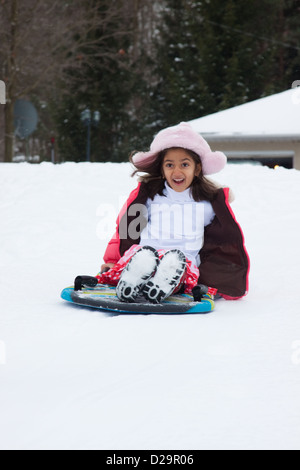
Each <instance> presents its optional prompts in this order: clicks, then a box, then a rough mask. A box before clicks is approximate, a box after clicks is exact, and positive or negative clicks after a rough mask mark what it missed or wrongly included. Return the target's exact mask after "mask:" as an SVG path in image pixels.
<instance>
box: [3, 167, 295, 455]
mask: <svg viewBox="0 0 300 470" xmlns="http://www.w3.org/2000/svg"><path fill="white" fill-rule="evenodd" d="M130 172H131V168H130V166H129V164H112V163H107V164H87V163H86V164H84V163H83V164H75V163H68V164H64V165H59V166H53V165H51V164H46V163H43V164H41V165H37V166H32V165H29V164H26V163H24V164H19V165H18V164H11V165H9V164H1V166H0V221H1V226H0V268H1V269H0V286H1V289H0V322H1V323H0V448H1V449H169V450H172V449H174V450H176V449H297V450H299V449H300V439H299V436H300V398H299V397H300V297H299V285H300V282H299V281H300V277H299V260H300V256H299V255H300V242H299V240H300V236H299V234H300V220H299V217H300V216H299V214H300V211H299V203H300V172H297V171H296V170H284V169H279V170H277V171H273V170H270V169H268V168H266V167H256V166H250V165H228V166H227V168H226V169H225V170H224V171H223V172H221V173H220V174H218V175H216V176H215V180H217V181H219V182H220V183H222V184H228V185H229V186H230V187H231V188H232V189H233V190H234V192H235V196H236V200H235V202H234V203H233V209H234V212H235V214H236V216H237V219H238V221H239V222H240V224H241V225H242V227H243V230H244V234H245V239H246V245H247V248H248V251H249V254H250V258H251V263H252V269H251V277H250V293H249V295H248V296H247V297H246V298H245V299H244V300H242V301H237V302H228V301H223V300H221V301H218V302H217V304H216V309H215V311H214V312H213V313H212V314H210V315H187V316H154V315H153V316H152V315H150V316H142V315H140V316H134V315H132V316H122V315H120V316H116V315H109V314H106V313H101V312H100V311H91V310H86V309H84V308H80V307H76V306H72V305H70V304H68V303H66V302H64V301H62V300H61V299H60V291H61V290H62V288H63V287H66V286H68V285H70V284H72V281H73V279H74V277H75V276H76V275H77V274H92V275H93V274H96V273H97V271H98V269H99V267H100V264H101V262H102V255H103V252H104V249H105V247H106V243H107V241H108V237H109V235H111V231H112V227H111V220H113V219H114V218H115V216H116V214H117V211H118V209H119V206H120V204H121V202H122V200H123V199H124V198H125V197H126V196H127V195H128V193H129V191H130V190H131V189H133V188H134V187H135V186H136V181H135V180H134V179H132V178H130V176H129V175H130Z"/></svg>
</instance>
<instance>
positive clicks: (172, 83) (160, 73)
mask: <svg viewBox="0 0 300 470" xmlns="http://www.w3.org/2000/svg"><path fill="white" fill-rule="evenodd" d="M287 1H288V0H287ZM291 1H292V0H290V2H291ZM281 3H282V0H252V1H251V2H245V1H241V0H228V1H226V2H221V1H220V0H202V1H191V0H166V8H165V10H164V14H163V16H162V21H161V31H160V33H161V34H160V39H159V42H158V45H157V60H156V64H157V66H156V75H157V77H158V82H157V84H156V85H154V87H153V106H152V114H153V118H154V117H155V116H156V120H155V119H153V122H156V123H157V125H158V128H159V127H164V126H166V125H172V124H175V123H178V122H180V121H182V120H190V119H193V118H197V117H200V116H203V115H206V114H210V113H213V112H216V111H219V110H222V109H226V108H228V107H231V106H235V105H238V104H242V103H244V102H247V101H251V100H254V99H257V98H260V97H262V96H264V95H265V94H270V93H273V92H276V91H278V88H280V84H279V83H278V82H277V81H276V80H275V79H274V75H276V70H278V64H277V61H278V49H279V43H278V38H277V34H278V33H277V30H278V27H277V25H278V15H279V12H280V7H281Z"/></svg>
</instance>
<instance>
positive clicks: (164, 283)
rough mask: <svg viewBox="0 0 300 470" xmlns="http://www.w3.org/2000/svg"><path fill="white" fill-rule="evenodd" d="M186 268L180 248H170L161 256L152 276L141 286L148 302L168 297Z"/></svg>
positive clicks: (158, 301)
mask: <svg viewBox="0 0 300 470" xmlns="http://www.w3.org/2000/svg"><path fill="white" fill-rule="evenodd" d="M185 270H186V257H185V255H184V254H183V253H182V251H180V250H170V251H167V253H166V254H165V255H164V256H163V257H162V258H161V260H160V263H159V266H158V268H157V270H156V273H155V274H154V276H153V277H152V278H151V279H149V281H148V282H147V283H146V284H145V285H144V287H143V288H142V293H143V295H144V297H145V298H146V299H147V300H149V302H153V303H160V302H162V301H163V300H164V299H166V298H167V297H169V296H170V295H171V294H172V293H173V292H174V290H175V289H176V287H178V285H179V283H180V280H181V278H182V276H183V274H184V273H185Z"/></svg>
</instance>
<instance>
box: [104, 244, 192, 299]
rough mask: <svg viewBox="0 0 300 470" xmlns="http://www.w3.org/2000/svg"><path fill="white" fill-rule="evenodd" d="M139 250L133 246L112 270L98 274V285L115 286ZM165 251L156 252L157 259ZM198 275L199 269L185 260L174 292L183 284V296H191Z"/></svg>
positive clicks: (137, 246) (136, 246) (138, 247)
mask: <svg viewBox="0 0 300 470" xmlns="http://www.w3.org/2000/svg"><path fill="white" fill-rule="evenodd" d="M140 248H142V247H141V246H139V245H133V246H132V247H131V248H129V250H127V251H126V252H125V253H124V256H122V258H120V259H119V261H118V262H117V263H116V264H115V265H114V267H113V268H111V269H110V270H109V271H107V272H105V273H102V274H101V273H99V274H98V275H97V276H96V277H97V279H98V283H99V284H108V285H110V286H117V285H118V282H119V279H120V276H121V274H122V271H123V269H124V268H125V266H126V265H127V263H128V261H129V260H130V259H131V258H132V257H133V255H134V254H135V253H136V252H137V251H138V250H139V249H140ZM167 251H168V250H158V255H159V258H162V257H163V255H164V254H165V253H166V252H167ZM199 274H200V273H199V269H198V268H197V267H196V266H195V265H194V264H193V263H192V262H191V261H189V260H187V265H186V271H185V273H184V275H183V276H182V278H181V280H180V282H179V284H178V286H177V288H176V289H175V291H174V292H175V293H176V292H178V291H179V290H180V289H181V287H182V285H183V284H184V292H185V294H191V293H192V289H193V287H195V286H196V285H197V284H198V278H199Z"/></svg>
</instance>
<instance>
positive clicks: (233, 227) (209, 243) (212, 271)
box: [103, 183, 250, 300]
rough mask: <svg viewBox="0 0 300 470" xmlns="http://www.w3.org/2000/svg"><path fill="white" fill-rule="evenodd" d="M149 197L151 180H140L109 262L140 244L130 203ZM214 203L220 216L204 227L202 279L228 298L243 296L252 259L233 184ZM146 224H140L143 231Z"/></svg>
mask: <svg viewBox="0 0 300 470" xmlns="http://www.w3.org/2000/svg"><path fill="white" fill-rule="evenodd" d="M147 199H148V190H147V183H139V185H138V186H137V188H136V189H134V190H133V191H132V192H131V194H130V196H129V198H128V200H127V201H126V203H125V204H124V206H123V208H122V210H121V212H120V214H119V216H118V218H117V228H116V232H115V234H114V236H113V237H112V239H111V240H110V242H109V243H108V246H107V248H106V251H105V254H104V257H103V258H104V262H105V263H117V262H118V261H119V259H120V258H121V257H122V256H123V255H124V253H125V252H126V251H127V250H128V249H129V248H130V247H131V246H132V245H138V244H139V238H137V239H132V238H130V236H129V234H128V227H129V225H130V223H132V222H133V221H134V219H136V216H130V215H129V214H130V207H131V206H132V204H142V205H145V203H146V201H147ZM212 207H213V210H214V212H215V214H216V216H215V218H214V219H213V221H212V223H211V224H210V225H208V226H207V227H206V228H205V231H204V244H203V247H202V249H201V250H200V259H201V265H200V277H199V283H201V284H205V285H207V286H210V287H214V288H216V289H218V292H219V293H220V294H221V295H222V296H223V297H224V298H225V299H232V300H235V299H239V298H241V297H243V296H244V295H246V294H247V292H248V287H249V269H250V261H249V256H248V253H247V251H246V248H245V243H244V236H243V232H242V230H241V227H240V226H239V224H238V223H237V221H236V218H235V216H234V213H233V211H232V209H231V206H230V204H229V188H220V189H219V190H218V192H217V195H216V197H215V198H214V200H213V201H212ZM146 224H147V220H145V225H146ZM145 225H143V226H141V227H140V230H139V233H141V231H142V229H143V228H144V226H145ZM124 230H125V231H124ZM120 233H121V234H122V235H121V236H120ZM124 233H126V236H124Z"/></svg>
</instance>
